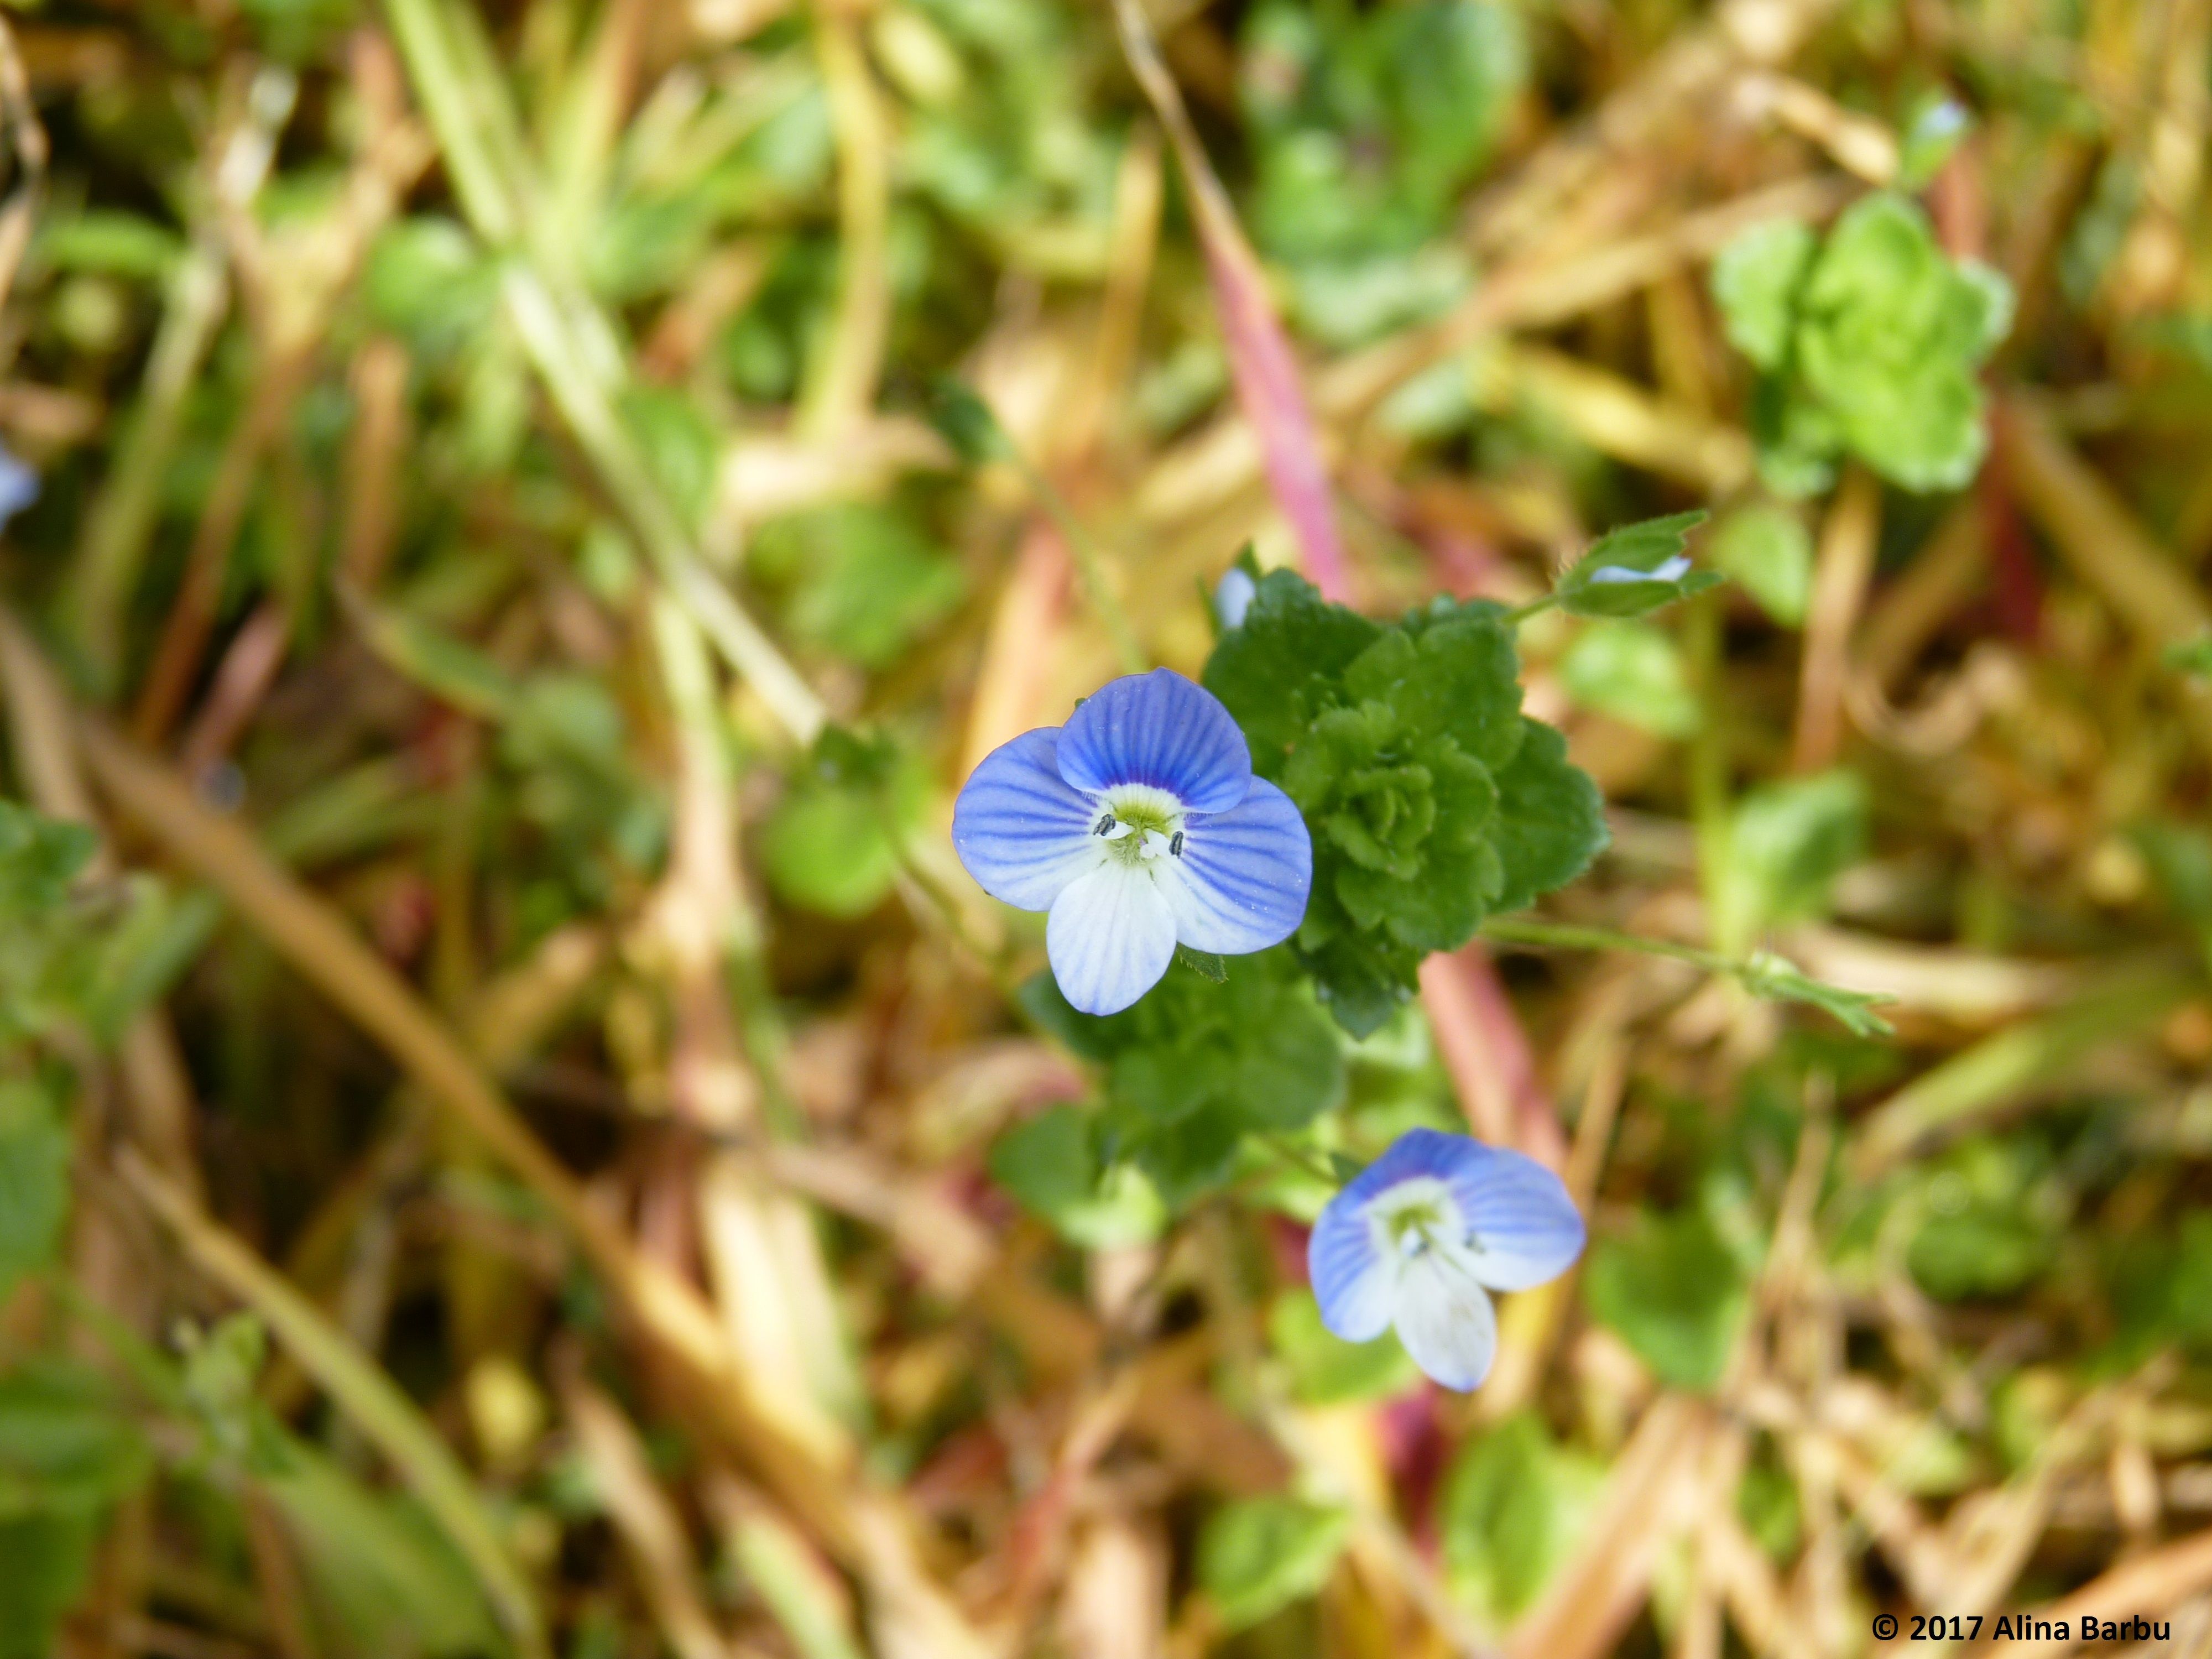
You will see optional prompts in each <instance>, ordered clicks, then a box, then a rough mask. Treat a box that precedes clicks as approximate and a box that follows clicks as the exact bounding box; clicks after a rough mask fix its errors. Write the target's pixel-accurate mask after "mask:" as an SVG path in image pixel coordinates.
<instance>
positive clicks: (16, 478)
mask: <svg viewBox="0 0 2212 1659" xmlns="http://www.w3.org/2000/svg"><path fill="white" fill-rule="evenodd" d="M38 499H39V475H38V474H37V473H35V472H33V471H31V469H30V468H29V467H28V466H27V465H24V464H23V463H22V462H21V461H20V460H18V459H16V458H15V452H14V451H12V450H10V449H9V447H7V446H6V445H5V444H0V530H5V529H6V528H7V527H8V521H9V520H10V519H12V518H14V517H15V515H16V514H17V513H21V511H22V510H23V509H24V508H25V507H28V506H30V504H31V503H32V502H33V501H37V500H38Z"/></svg>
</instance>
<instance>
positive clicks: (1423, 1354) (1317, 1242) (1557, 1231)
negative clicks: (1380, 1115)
mask: <svg viewBox="0 0 2212 1659" xmlns="http://www.w3.org/2000/svg"><path fill="white" fill-rule="evenodd" d="M1583 1238H1584V1233H1583V1218H1582V1217H1581V1216H1580V1215H1579V1214H1577V1212H1576V1210H1575V1206H1574V1200H1572V1199H1571V1198H1569V1197H1568V1196H1567V1188H1566V1184H1565V1182H1562V1181H1561V1180H1560V1179H1559V1176H1556V1175H1554V1174H1553V1173H1552V1171H1551V1170H1547V1169H1546V1168H1545V1167H1544V1166H1543V1165H1542V1164H1539V1163H1537V1162H1536V1160H1535V1159H1534V1158H1526V1157H1523V1156H1522V1154H1521V1153H1519V1152H1506V1151H1504V1150H1503V1149H1501V1148H1499V1147H1496V1146H1484V1145H1483V1144H1482V1143H1481V1142H1480V1141H1479V1140H1471V1139H1468V1137H1467V1136H1465V1135H1448V1134H1444V1133H1440V1132H1439V1131H1437V1130H1435V1129H1413V1130H1409V1131H1407V1133H1405V1134H1402V1135H1401V1136H1399V1137H1398V1139H1396V1140H1395V1142H1393V1143H1392V1145H1391V1147H1390V1150H1389V1152H1385V1153H1383V1156H1382V1157H1381V1158H1377V1159H1376V1161H1375V1162H1374V1163H1373V1164H1370V1165H1369V1166H1368V1167H1367V1168H1366V1169H1364V1170H1361V1171H1360V1173H1359V1174H1358V1175H1357V1176H1354V1177H1353V1178H1352V1182H1351V1183H1350V1184H1349V1185H1348V1186H1346V1188H1345V1189H1344V1190H1343V1191H1342V1192H1340V1193H1339V1194H1337V1195H1336V1196H1335V1197H1334V1198H1333V1199H1331V1200H1329V1204H1328V1208H1327V1209H1325V1210H1323V1211H1322V1216H1321V1219H1320V1221H1318V1222H1317V1223H1316V1224H1315V1226H1314V1230H1313V1236H1312V1237H1311V1238H1310V1239H1309V1240H1308V1241H1307V1244H1306V1267H1307V1270H1308V1272H1309V1273H1310V1274H1311V1276H1312V1279H1313V1289H1314V1297H1315V1299H1316V1301H1317V1302H1319V1303H1320V1304H1321V1317H1322V1323H1323V1324H1324V1325H1326V1326H1328V1328H1329V1329H1330V1330H1331V1331H1333V1332H1334V1333H1335V1334H1337V1335H1338V1336H1340V1337H1342V1338H1343V1339H1344V1340H1346V1341H1347V1342H1371V1341H1373V1340H1375V1339H1376V1337H1378V1336H1380V1335H1382V1334H1383V1332H1384V1331H1385V1330H1386V1329H1388V1328H1390V1327H1391V1326H1394V1325H1395V1326H1396V1327H1397V1329H1398V1336H1399V1339H1400V1340H1401V1341H1403V1342H1404V1343H1405V1345H1406V1352H1408V1353H1410V1354H1412V1355H1413V1363H1414V1364H1418V1365H1419V1367H1420V1368H1421V1369H1422V1370H1425V1371H1426V1372H1427V1373H1428V1374H1429V1375H1430V1376H1431V1377H1433V1378H1435V1379H1436V1380H1437V1382H1438V1383H1443V1385H1444V1387H1446V1388H1448V1389H1472V1388H1474V1387H1477V1386H1478V1385H1479V1384H1480V1383H1481V1382H1482V1379H1483V1378H1484V1377H1486V1376H1489V1375H1490V1362H1491V1360H1492V1358H1494V1357H1495V1356H1496V1354H1497V1352H1498V1316H1497V1313H1496V1311H1495V1310H1493V1309H1492V1307H1491V1305H1490V1292H1491V1291H1525V1290H1527V1289H1528V1288H1529V1287H1530V1286H1532V1285H1541V1284H1542V1283H1544V1281H1545V1280H1547V1279H1556V1278H1558V1277H1559V1275H1560V1274H1561V1273H1565V1272H1566V1270H1567V1269H1568V1268H1569V1267H1572V1266H1573V1265H1574V1263H1575V1259H1576V1258H1577V1256H1579V1255H1582V1253H1583Z"/></svg>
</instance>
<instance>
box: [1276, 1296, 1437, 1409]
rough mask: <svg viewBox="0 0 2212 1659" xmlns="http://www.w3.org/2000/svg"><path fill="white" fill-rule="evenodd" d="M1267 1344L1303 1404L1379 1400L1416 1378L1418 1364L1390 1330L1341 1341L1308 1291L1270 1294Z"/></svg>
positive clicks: (1411, 1383)
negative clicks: (1365, 1339)
mask: <svg viewBox="0 0 2212 1659" xmlns="http://www.w3.org/2000/svg"><path fill="white" fill-rule="evenodd" d="M1267 1346H1269V1347H1270V1348H1272V1349H1273V1350H1274V1352H1275V1357H1276V1358H1279V1359H1280V1360H1281V1361H1282V1362H1283V1364H1284V1367H1285V1369H1286V1370H1288V1371H1289V1372H1290V1379H1291V1394H1292V1395H1294V1396H1295V1397H1296V1398H1297V1399H1298V1400H1299V1401H1302V1402H1303V1403H1304V1404H1306V1405H1309V1406H1329V1405H1337V1404H1340V1403H1342V1402H1344V1401H1353V1400H1382V1399H1385V1398H1388V1397H1389V1395H1395V1394H1402V1393H1404V1392H1405V1391H1406V1390H1407V1389H1409V1388H1412V1387H1413V1386H1414V1385H1415V1384H1416V1383H1419V1381H1420V1380H1421V1373H1420V1369H1419V1367H1418V1366H1416V1365H1415V1364H1413V1356H1412V1355H1410V1354H1408V1353H1407V1352H1406V1349H1405V1345H1404V1344H1403V1343H1401V1342H1400V1341H1399V1340H1398V1337H1397V1334H1396V1333H1395V1332H1394V1331H1385V1332H1383V1334H1382V1335H1381V1336H1380V1337H1378V1338H1376V1340H1374V1341H1372V1342H1346V1340H1344V1339H1343V1338H1342V1337H1340V1336H1337V1335H1335V1334H1333V1333H1332V1332H1331V1331H1330V1330H1329V1328H1328V1326H1326V1325H1324V1324H1322V1320H1321V1304H1319V1303H1317V1302H1316V1301H1315V1300H1314V1297H1313V1292H1312V1291H1290V1292H1288V1293H1286V1294H1285V1295H1283V1296H1279V1297H1276V1298H1275V1303H1274V1305H1273V1307H1272V1308H1270V1309H1269V1310H1267Z"/></svg>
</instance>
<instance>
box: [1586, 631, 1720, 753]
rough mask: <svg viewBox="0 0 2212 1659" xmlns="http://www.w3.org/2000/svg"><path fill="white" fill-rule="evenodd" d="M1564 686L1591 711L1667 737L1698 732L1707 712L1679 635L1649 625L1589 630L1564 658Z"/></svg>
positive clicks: (1678, 736) (1681, 736)
mask: <svg viewBox="0 0 2212 1659" xmlns="http://www.w3.org/2000/svg"><path fill="white" fill-rule="evenodd" d="M1559 681H1560V684H1563V685H1565V687H1566V689H1567V695H1568V696H1571V697H1572V698H1573V699H1574V700H1575V701H1576V702H1578V703H1580V704H1581V705H1582V706H1583V708H1593V709H1595V710H1596V711H1597V712H1598V713H1600V714H1610V715H1612V716H1613V718H1614V719H1616V720H1624V721H1626V722H1627V723H1628V724H1629V725H1631V726H1640V727H1642V728H1643V729H1644V731H1646V732H1652V733H1654V734H1655V735H1656V736H1658V737H1662V738H1686V737H1688V736H1690V735H1691V734H1692V733H1693V732H1696V731H1697V729H1698V726H1699V718H1700V714H1701V711H1700V709H1699V706H1698V697H1697V693H1696V692H1694V691H1692V690H1691V689H1690V676H1689V671H1688V670H1687V668H1686V667H1685V666H1684V665H1683V661H1682V653H1681V651H1680V648H1679V647H1676V645H1675V643H1674V636H1673V635H1670V634H1667V633H1664V632H1662V630H1660V629H1656V628H1654V627H1651V626H1650V624H1649V623H1633V622H1616V623H1597V624H1595V626H1593V627H1590V628H1587V629H1583V632H1582V633H1581V635H1578V636H1577V638H1576V640H1575V642H1574V643H1573V644H1572V645H1571V646H1569V647H1567V649H1566V653H1565V655H1563V656H1562V657H1561V658H1560V659H1559Z"/></svg>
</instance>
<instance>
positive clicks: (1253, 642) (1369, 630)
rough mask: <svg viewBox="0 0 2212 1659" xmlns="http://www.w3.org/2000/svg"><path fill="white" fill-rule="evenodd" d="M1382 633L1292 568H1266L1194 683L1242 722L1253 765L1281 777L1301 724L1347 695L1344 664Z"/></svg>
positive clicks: (1300, 733)
mask: <svg viewBox="0 0 2212 1659" xmlns="http://www.w3.org/2000/svg"><path fill="white" fill-rule="evenodd" d="M1382 634H1383V629H1381V628H1380V627H1379V626H1377V625H1376V623H1372V622H1370V621H1369V620H1368V619H1367V618H1366V617H1363V616H1361V615H1359V614H1358V612H1357V611H1348V610H1346V609H1345V607H1344V606H1342V605H1331V604H1329V603H1328V601H1327V600H1326V599H1322V597H1321V594H1320V592H1318V591H1317V590H1316V588H1315V587H1314V586H1313V584H1312V583H1310V582H1309V581H1307V580H1305V578H1304V577H1303V576H1300V575H1299V574H1297V572H1296V571H1292V570H1271V571H1269V572H1268V573H1267V574H1266V575H1264V576H1262V577H1261V579H1260V585H1259V588H1258V591H1257V592H1255V593H1254V594H1253V596H1252V605H1251V608H1250V609H1249V610H1248V611H1246V612H1245V613H1244V625H1243V627H1242V628H1237V629H1231V631H1230V632H1229V633H1227V634H1225V635H1223V636H1222V637H1221V640H1220V641H1219V642H1218V644H1216V645H1215V646H1214V647H1213V654H1212V656H1210V657H1208V658H1207V659H1206V671H1205V673H1204V674H1203V676H1201V679H1200V683H1201V684H1204V686H1205V687H1206V690H1209V691H1211V692H1212V693H1213V695H1214V696H1217V697H1218V698H1220V699H1221V701H1222V702H1223V703H1224V704H1225V706H1226V707H1227V708H1228V710H1229V712H1230V713H1231V714H1233V715H1235V716H1236V718H1237V725H1239V726H1242V727H1243V728H1244V738H1245V741H1246V742H1248V743H1249V744H1251V745H1252V765H1253V767H1254V769H1255V770H1257V771H1258V772H1259V774H1260V775H1261V777H1263V778H1268V779H1274V780H1279V779H1280V777H1281V775H1282V771H1283V766H1284V763H1285V760H1286V759H1287V757H1288V756H1289V754H1290V751H1291V748H1292V747H1293V746H1294V745H1295V744H1297V742H1298V740H1299V739H1300V738H1303V737H1304V735H1305V732H1306V728H1307V727H1308V726H1310V725H1311V724H1312V722H1313V721H1314V720H1315V719H1316V717H1317V716H1319V715H1320V714H1323V713H1324V712H1326V711H1327V710H1328V709H1330V708H1334V707H1336V706H1337V705H1338V704H1340V702H1343V701H1344V700H1345V696H1344V692H1343V690H1342V687H1341V681H1342V678H1343V675H1344V671H1345V670H1346V669H1347V668H1349V667H1350V666H1351V665H1352V662H1353V660H1354V659H1357V658H1358V655H1359V653H1361V652H1363V651H1364V650H1366V649H1367V647H1369V646H1370V645H1372V644H1373V643H1374V642H1375V641H1376V640H1377V639H1379V638H1380V637H1381V636H1382Z"/></svg>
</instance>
